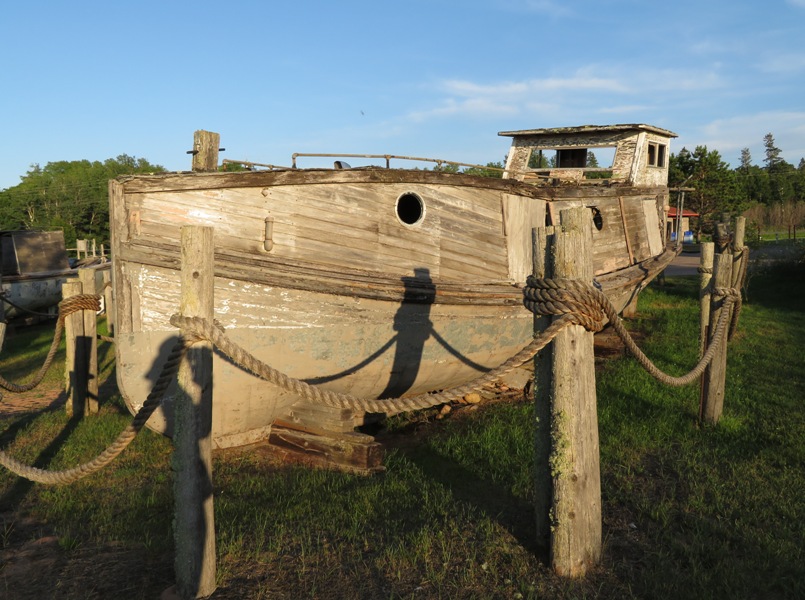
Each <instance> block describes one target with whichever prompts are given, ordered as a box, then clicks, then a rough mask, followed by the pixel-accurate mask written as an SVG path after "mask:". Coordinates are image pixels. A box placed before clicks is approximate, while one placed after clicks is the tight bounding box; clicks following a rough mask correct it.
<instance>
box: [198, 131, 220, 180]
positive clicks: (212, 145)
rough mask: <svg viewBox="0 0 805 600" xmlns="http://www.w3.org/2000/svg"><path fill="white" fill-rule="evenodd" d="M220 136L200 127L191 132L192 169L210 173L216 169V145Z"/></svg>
mask: <svg viewBox="0 0 805 600" xmlns="http://www.w3.org/2000/svg"><path fill="white" fill-rule="evenodd" d="M220 143H221V136H220V135H219V134H217V133H213V132H212V131H204V130H203V129H200V130H198V131H196V132H195V133H194V134H193V150H191V153H192V154H193V166H192V169H193V171H197V172H201V173H212V172H215V171H217V170H218V146H219V144H220Z"/></svg>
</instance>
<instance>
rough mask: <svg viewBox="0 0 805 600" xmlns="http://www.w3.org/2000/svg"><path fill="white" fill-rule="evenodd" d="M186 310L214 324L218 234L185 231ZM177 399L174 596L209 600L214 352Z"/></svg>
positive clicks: (191, 360) (191, 373)
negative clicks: (215, 247)
mask: <svg viewBox="0 0 805 600" xmlns="http://www.w3.org/2000/svg"><path fill="white" fill-rule="evenodd" d="M181 238H182V239H181V258H182V270H181V294H182V295H181V306H180V312H181V314H182V315H183V316H185V317H204V318H206V319H208V320H209V321H212V319H213V285H214V283H213V281H214V278H213V229H212V228H211V227H199V226H186V227H182V233H181ZM178 384H179V385H178V391H177V394H176V396H175V398H174V434H173V442H174V454H173V469H174V472H175V479H174V502H175V516H174V539H175V544H176V555H175V562H174V567H175V571H176V587H175V592H176V593H177V594H178V597H179V598H182V599H187V598H206V597H207V596H209V595H211V594H212V593H213V592H214V591H215V523H214V519H213V486H212V346H211V345H210V344H209V343H197V344H195V345H193V346H192V347H191V348H190V349H189V350H188V352H187V354H186V355H185V358H184V360H183V361H182V364H181V366H180V367H179V375H178Z"/></svg>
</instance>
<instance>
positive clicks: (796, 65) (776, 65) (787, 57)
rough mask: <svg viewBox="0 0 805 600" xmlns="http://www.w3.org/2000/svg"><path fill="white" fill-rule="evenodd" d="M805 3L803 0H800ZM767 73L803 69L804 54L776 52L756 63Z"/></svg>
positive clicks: (804, 66) (804, 67) (792, 71)
mask: <svg viewBox="0 0 805 600" xmlns="http://www.w3.org/2000/svg"><path fill="white" fill-rule="evenodd" d="M802 2H803V4H805V0H802ZM758 68H759V69H760V70H761V71H765V72H767V73H795V72H797V71H802V70H805V54H777V55H775V56H772V57H770V58H768V59H767V60H765V61H763V62H761V63H760V64H759V65H758Z"/></svg>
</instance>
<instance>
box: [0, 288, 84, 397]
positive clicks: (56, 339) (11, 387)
mask: <svg viewBox="0 0 805 600" xmlns="http://www.w3.org/2000/svg"><path fill="white" fill-rule="evenodd" d="M99 308H100V296H97V295H95V294H79V295H77V296H70V297H69V298H65V299H64V300H62V301H61V302H59V320H58V321H56V331H55V332H54V334H53V342H51V344H50V349H49V350H48V354H47V356H46V357H45V362H44V363H43V364H42V366H41V367H40V368H39V371H37V373H36V375H34V378H33V379H32V380H31V381H29V382H28V383H24V384H19V383H14V382H11V381H9V380H7V379H6V378H4V377H3V376H2V375H0V387H1V388H3V389H4V390H7V391H9V392H13V393H16V394H20V393H22V392H28V391H30V390H32V389H34V388H35V387H36V386H38V385H39V384H40V383H41V382H42V379H44V377H45V374H46V373H47V372H48V369H50V365H51V364H52V363H53V358H54V357H55V356H56V351H57V350H58V349H59V343H60V342H61V336H62V333H63V332H64V319H65V318H66V317H67V316H68V315H71V314H73V313H74V312H78V311H79V310H91V311H97V310H99ZM2 397H3V396H2V394H0V400H1V399H2Z"/></svg>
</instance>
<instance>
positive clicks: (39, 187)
mask: <svg viewBox="0 0 805 600" xmlns="http://www.w3.org/2000/svg"><path fill="white" fill-rule="evenodd" d="M164 171H165V168H164V167H162V166H160V165H154V164H151V163H150V162H148V161H147V160H145V159H144V158H135V157H133V156H128V155H126V154H121V155H120V156H118V157H117V158H110V159H107V160H105V161H103V162H100V161H89V160H74V161H58V162H51V163H48V164H47V165H45V166H44V167H40V166H39V165H32V166H31V168H30V169H29V170H28V172H27V173H26V174H25V175H24V176H22V177H21V181H20V183H19V184H18V185H16V186H14V187H10V188H7V189H5V190H0V229H1V230H12V231H13V230H19V229H62V230H63V231H64V239H65V242H66V243H67V246H68V247H71V246H75V241H76V239H94V240H96V242H98V243H102V244H107V246H108V243H109V180H110V179H114V178H115V177H118V176H120V175H132V174H136V173H161V172H164Z"/></svg>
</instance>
